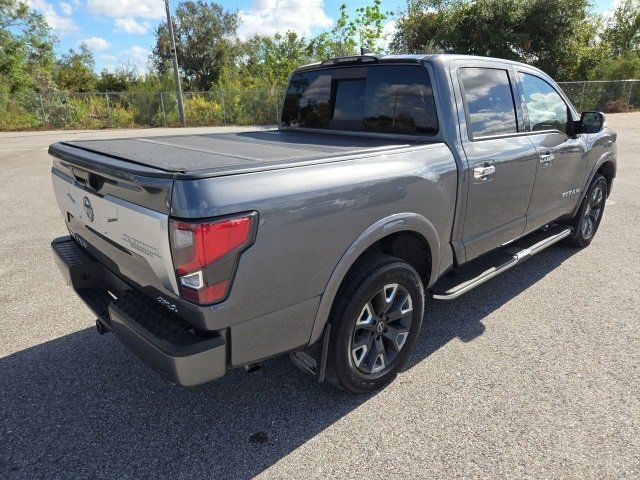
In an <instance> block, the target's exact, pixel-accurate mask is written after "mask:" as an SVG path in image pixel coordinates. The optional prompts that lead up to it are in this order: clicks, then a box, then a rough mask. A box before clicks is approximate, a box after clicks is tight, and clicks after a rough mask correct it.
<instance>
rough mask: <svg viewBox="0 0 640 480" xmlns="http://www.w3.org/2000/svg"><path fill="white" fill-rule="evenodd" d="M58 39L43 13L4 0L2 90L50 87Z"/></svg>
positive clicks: (0, 0)
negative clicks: (55, 45)
mask: <svg viewBox="0 0 640 480" xmlns="http://www.w3.org/2000/svg"><path fill="white" fill-rule="evenodd" d="M55 42H56V40H55V37H54V36H53V35H52V34H51V30H50V28H49V26H48V25H47V22H46V21H45V20H44V17H43V16H42V15H40V14H39V13H37V12H35V11H34V10H31V9H29V8H28V7H27V5H26V4H25V3H23V2H18V1H16V0H0V52H1V53H2V54H1V55H0V93H3V92H4V93H13V92H24V91H33V90H38V91H47V90H50V89H51V88H52V87H53V82H52V71H53V67H54V58H55V56H54V44H55Z"/></svg>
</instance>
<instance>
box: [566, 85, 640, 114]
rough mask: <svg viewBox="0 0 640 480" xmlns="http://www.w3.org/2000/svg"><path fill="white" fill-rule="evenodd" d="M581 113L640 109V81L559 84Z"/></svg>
mask: <svg viewBox="0 0 640 480" xmlns="http://www.w3.org/2000/svg"><path fill="white" fill-rule="evenodd" d="M558 85H560V87H561V88H562V89H563V90H564V92H565V93H566V94H567V96H568V97H569V98H570V99H571V103H573V105H574V106H575V107H576V109H577V110H578V111H579V112H586V111H590V110H597V111H602V112H605V113H619V112H628V111H631V110H636V109H638V108H640V80H597V81H585V82H558Z"/></svg>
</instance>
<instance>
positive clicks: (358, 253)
mask: <svg viewBox="0 0 640 480" xmlns="http://www.w3.org/2000/svg"><path fill="white" fill-rule="evenodd" d="M405 235H406V237H402V236H405ZM409 237H411V238H415V239H416V241H419V242H421V244H422V245H423V246H424V247H425V249H427V251H428V256H429V261H430V265H429V269H428V271H427V270H425V269H422V271H421V269H418V268H416V270H418V273H420V274H421V276H423V281H424V280H425V277H426V279H427V282H425V289H426V288H428V287H429V286H430V285H431V284H432V283H433V282H434V281H435V279H436V278H437V276H438V269H439V265H440V247H441V245H440V240H439V237H438V234H437V232H436V229H435V227H434V226H433V224H432V223H431V222H430V221H429V220H428V219H427V218H425V217H424V216H422V215H419V214H417V213H398V214H394V215H391V216H389V217H386V218H383V219H381V220H379V221H377V222H376V223H374V224H373V225H371V226H370V227H369V228H367V229H366V230H365V231H364V232H363V233H362V234H361V235H360V236H359V237H358V238H357V239H356V240H355V241H354V242H353V243H352V244H351V245H350V246H349V248H348V249H347V250H346V252H345V253H344V255H342V257H341V258H340V260H339V261H338V263H337V265H336V267H335V268H334V270H333V273H332V274H331V277H330V278H329V281H328V282H327V285H326V286H325V289H324V293H323V294H322V298H321V300H320V305H319V307H318V311H317V313H316V318H315V321H314V325H313V330H312V332H311V338H310V339H309V343H310V344H313V343H315V342H316V341H317V340H318V339H319V338H320V336H321V335H322V332H323V330H324V326H325V325H326V323H327V321H328V319H329V314H330V313H331V307H332V306H333V303H334V300H335V298H336V295H337V293H338V290H339V289H340V286H341V285H342V283H343V281H344V279H345V278H346V276H347V274H348V273H349V271H350V270H351V268H352V267H353V266H354V265H355V263H356V262H357V261H358V260H359V259H360V258H362V256H363V255H365V254H366V253H367V252H368V251H371V250H372V249H374V250H375V251H384V252H385V253H390V252H388V251H385V249H386V248H390V249H392V250H393V249H394V248H396V249H402V248H403V247H402V246H397V243H396V246H394V243H395V242H394V241H393V240H395V239H399V238H403V239H404V238H409ZM385 241H386V242H388V243H387V245H383V242H385ZM379 248H382V249H383V250H379ZM405 260H407V261H408V262H409V263H412V262H411V261H410V260H409V259H407V258H405Z"/></svg>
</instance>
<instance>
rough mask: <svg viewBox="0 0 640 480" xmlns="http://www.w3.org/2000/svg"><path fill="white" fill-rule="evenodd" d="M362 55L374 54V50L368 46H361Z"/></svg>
mask: <svg viewBox="0 0 640 480" xmlns="http://www.w3.org/2000/svg"><path fill="white" fill-rule="evenodd" d="M360 55H373V50H371V49H370V48H367V47H360Z"/></svg>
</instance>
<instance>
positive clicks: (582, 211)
mask: <svg viewBox="0 0 640 480" xmlns="http://www.w3.org/2000/svg"><path fill="white" fill-rule="evenodd" d="M606 200H607V180H606V178H604V177H603V176H602V175H596V176H595V178H594V179H593V181H592V182H591V185H589V188H588V189H587V194H586V195H585V196H584V199H583V200H582V204H580V208H579V209H578V213H577V214H576V216H575V217H573V219H572V220H571V223H570V224H571V226H572V227H573V229H574V232H573V234H572V235H571V236H569V237H567V238H566V240H565V243H567V244H569V245H572V246H574V247H586V246H587V245H589V244H590V243H591V240H593V237H594V236H595V234H596V231H597V230H598V227H599V226H600V221H601V220H602V214H603V213H604V206H605V202H606Z"/></svg>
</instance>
